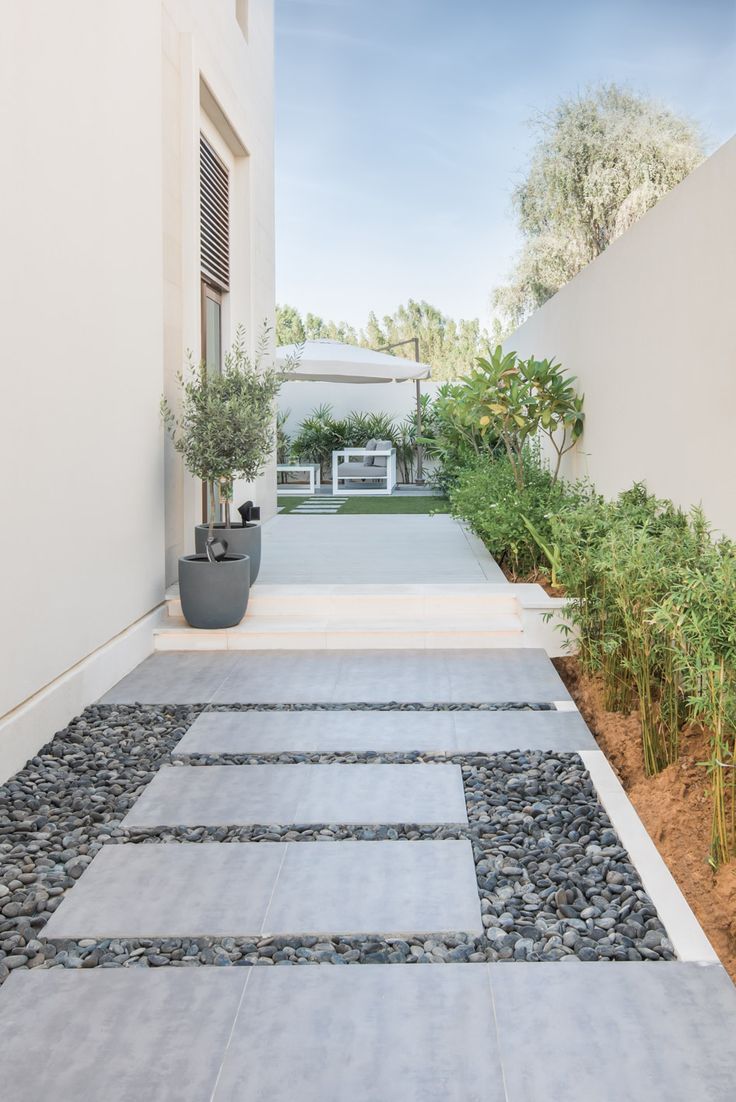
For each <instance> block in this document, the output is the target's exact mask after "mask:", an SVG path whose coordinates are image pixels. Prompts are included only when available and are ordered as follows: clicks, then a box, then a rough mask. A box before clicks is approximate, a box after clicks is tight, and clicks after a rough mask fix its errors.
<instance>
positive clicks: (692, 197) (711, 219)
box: [506, 139, 736, 537]
mask: <svg viewBox="0 0 736 1102" xmlns="http://www.w3.org/2000/svg"><path fill="white" fill-rule="evenodd" d="M734 196H736V139H732V140H731V141H729V142H728V143H726V145H724V146H722V147H721V149H719V150H718V151H717V152H716V153H715V154H714V155H713V156H712V157H710V158H709V159H708V160H707V161H706V162H705V163H704V164H703V165H702V166H701V167H700V168H698V169H697V170H696V171H695V172H693V173H692V174H691V175H690V176H689V177H688V178H687V179H686V180H684V181H683V183H682V184H680V185H679V187H677V188H675V189H674V191H672V192H671V193H670V194H669V195H667V196H666V197H665V198H664V199H663V200H661V202H659V203H658V204H657V206H656V207H654V208H653V209H652V210H651V211H649V212H648V214H646V215H645V217H644V218H642V219H641V220H640V221H639V222H638V223H637V224H636V225H635V226H633V227H632V228H631V229H630V230H629V231H628V232H627V233H626V234H624V236H623V237H621V238H620V239H619V240H618V241H616V242H614V244H613V245H611V246H610V248H609V249H607V251H606V252H605V253H604V254H603V255H602V256H600V257H599V258H598V259H596V260H595V261H594V262H593V263H592V264H590V265H589V266H588V267H587V268H586V269H585V270H584V271H583V272H581V273H580V275H578V276H577V277H576V278H575V279H574V280H572V282H571V283H569V284H568V285H567V286H566V287H564V288H563V289H562V290H561V291H560V292H559V293H558V294H557V295H555V297H554V298H553V299H551V300H550V301H549V302H547V303H545V305H544V306H543V307H542V308H541V309H540V310H538V311H537V312H536V313H535V314H534V315H533V316H532V317H531V318H530V319H529V320H528V321H527V322H526V323H525V324H524V325H522V326H521V327H520V328H519V329H518V330H517V331H516V332H515V333H514V334H513V335H512V336H511V337H510V339H509V340H508V341H507V342H506V348H507V349H508V348H513V349H515V350H516V351H517V352H519V353H520V354H521V355H523V356H529V355H532V354H534V355H536V356H539V357H546V356H556V357H557V358H558V359H559V360H561V361H562V362H563V364H564V365H565V367H566V368H567V369H568V370H569V371H571V372H572V373H573V374H575V375H576V376H577V377H578V380H579V387H580V389H581V390H582V391H584V393H585V409H586V429H585V435H584V437H583V440H582V442H581V445H580V446H579V447H578V448H577V449H576V452H575V453H573V454H572V455H571V458H570V459H569V461H568V462H567V468H566V473H567V474H568V475H571V476H576V475H588V476H589V477H590V478H592V479H593V481H594V482H595V483H596V485H597V486H598V488H599V489H600V490H601V491H602V492H603V493H605V494H607V495H612V494H615V493H616V492H618V491H619V490H621V489H623V488H625V487H626V486H629V485H631V483H632V482H634V481H635V480H642V479H643V480H646V482H647V483H648V485H649V487H650V488H651V490H653V491H654V492H656V493H657V494H659V495H662V496H666V497H670V498H672V499H673V500H674V501H676V502H678V503H680V504H681V505H683V506H686V507H687V506H690V505H693V504H696V503H699V502H700V503H702V505H703V508H704V509H705V511H706V514H707V515H708V517H709V518H710V520H711V522H712V523H713V524H714V525H715V526H716V527H717V528H718V529H720V530H722V531H724V532H726V533H727V534H728V535H730V536H732V537H736V493H735V492H734V475H733V467H734V446H733V441H734V418H735V416H736V321H735V310H734V300H735V298H736V201H735V199H734Z"/></svg>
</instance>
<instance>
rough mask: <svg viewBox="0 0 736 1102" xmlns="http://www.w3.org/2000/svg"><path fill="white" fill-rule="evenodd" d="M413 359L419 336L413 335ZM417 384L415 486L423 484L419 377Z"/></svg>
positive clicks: (417, 349)
mask: <svg viewBox="0 0 736 1102" xmlns="http://www.w3.org/2000/svg"><path fill="white" fill-rule="evenodd" d="M414 359H415V360H416V361H417V363H419V337H414ZM416 385H417V477H416V478H415V479H414V484H415V485H416V486H423V485H424V448H423V447H422V444H421V440H420V437H421V435H422V388H421V385H420V383H419V379H417V380H416Z"/></svg>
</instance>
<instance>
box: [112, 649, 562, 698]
mask: <svg viewBox="0 0 736 1102" xmlns="http://www.w3.org/2000/svg"><path fill="white" fill-rule="evenodd" d="M218 660H219V661H218ZM177 671H178V672H177ZM197 693H200V694H201V695H200V700H199V702H201V703H208V702H212V703H217V704H240V703H271V704H275V703H290V704H293V703H360V702H363V703H386V702H389V701H395V702H397V703H444V702H454V703H499V702H501V703H506V702H508V703H540V704H543V703H549V702H552V701H555V700H569V699H570V696H569V693H568V692H567V689H566V688H565V686H564V685H563V683H562V681H561V680H560V678H559V676H558V674H557V671H556V670H555V668H554V666H553V665H552V663H551V662H550V660H549V658H548V657H547V655H546V654H545V652H544V651H543V650H537V649H534V648H514V647H509V648H497V649H493V650H482V651H479V650H463V649H458V650H450V651H426V650H387V651H383V650H381V651H376V650H367V651H344V652H343V651H319V652H315V653H310V652H305V651H298V650H297V651H278V652H275V651H248V652H243V653H238V652H235V651H229V652H228V651H222V652H219V651H218V652H211V651H210V652H206V651H204V652H202V651H182V652H177V653H166V654H165V653H158V654H155V655H152V656H151V657H150V658H147V659H146V660H145V662H143V663H141V665H140V666H138V667H137V668H136V669H135V670H133V671H132V673H130V674H128V676H127V677H125V678H123V680H122V681H120V682H119V683H118V684H117V685H116V686H115V687H114V688H112V689H111V690H110V691H109V692H108V693H106V694H105V696H104V697H103V698H102V703H121V704H125V703H134V702H138V703H141V704H146V703H151V704H161V703H163V704H176V703H192V702H196V701H195V697H196V694H197Z"/></svg>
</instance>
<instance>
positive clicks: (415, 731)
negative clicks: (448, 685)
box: [174, 710, 596, 757]
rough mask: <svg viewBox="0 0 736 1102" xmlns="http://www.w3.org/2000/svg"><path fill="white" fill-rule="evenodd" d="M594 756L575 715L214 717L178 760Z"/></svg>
mask: <svg viewBox="0 0 736 1102" xmlns="http://www.w3.org/2000/svg"><path fill="white" fill-rule="evenodd" d="M594 749H596V742H595V740H594V738H593V736H592V735H591V734H590V731H589V730H588V728H587V726H586V724H585V722H584V720H583V718H582V717H581V715H580V713H579V712H577V711H571V712H558V711H555V710H551V711H465V712H460V711H454V712H453V711H447V712H411V711H399V710H395V711H343V712H331V711H301V712H257V711H245V712H240V711H238V712H220V711H211V712H202V713H200V715H198V716H197V718H196V719H195V721H194V723H193V724H192V726H191V727H190V728H189V730H188V731H187V733H186V734H185V735H184V737H183V738H182V740H181V742H180V743H179V744H178V746H177V747H176V749H175V750H174V756H175V757H176V756H182V755H188V754H212V755H215V754H233V755H235V754H276V753H289V752H291V753H300V752H305V753H306V752H312V753H329V752H335V753H337V752H350V751H376V752H379V753H380V752H381V751H385V752H393V753H401V752H405V753H410V752H411V751H415V750H418V751H428V752H439V753H443V752H446V753H486V754H497V753H502V752H505V751H507V750H554V751H575V750H594Z"/></svg>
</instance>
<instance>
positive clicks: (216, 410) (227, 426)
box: [161, 327, 283, 628]
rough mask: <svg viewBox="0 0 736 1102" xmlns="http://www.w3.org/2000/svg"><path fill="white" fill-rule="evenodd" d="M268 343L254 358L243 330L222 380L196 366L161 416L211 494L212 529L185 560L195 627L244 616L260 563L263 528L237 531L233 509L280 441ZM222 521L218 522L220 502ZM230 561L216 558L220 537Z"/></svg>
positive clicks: (187, 610) (185, 600)
mask: <svg viewBox="0 0 736 1102" xmlns="http://www.w3.org/2000/svg"><path fill="white" fill-rule="evenodd" d="M268 342H269V330H268V329H267V328H264V331H263V334H262V336H261V339H260V341H259V344H258V349H257V351H256V354H255V356H254V357H251V356H249V355H248V352H247V350H246V347H245V332H244V330H243V328H242V327H239V328H238V329H237V331H236V334H235V340H234V341H233V345H232V348H231V349H230V351H229V352H228V353H227V355H226V356H225V363H224V366H223V370H222V372H221V373H216V374H209V375H208V373H207V370H206V368H205V365H204V364H200V365H194V364H193V363H192V362H191V360H190V362H189V368H188V370H187V371H186V372H182V373H180V375H179V377H178V383H179V388H180V393H181V408H180V412H179V414H178V416H177V415H175V413H174V412H173V410H172V408H171V406H170V405H169V403H168V402H167V401H166V399H165V398H164V399H163V400H162V403H161V412H162V416H163V419H164V423H165V425H166V428H167V430H168V431H169V433H170V435H171V438H172V440H173V442H174V447H175V448H176V450H177V451H178V452H179V453H180V454H181V455H182V456H183V459H184V464H185V466H186V468H187V470H188V471H189V473H190V474H192V475H194V477H195V478H198V479H200V480H201V481H202V482H204V483H206V484H207V486H208V488H209V524H207V525H198V529H199V533H201V535H200V534H199V533H198V534H197V537H198V538H197V548H196V549H197V554H195V555H184V556H182V557H181V558H180V559H179V592H180V597H181V605H182V611H183V613H184V616H185V618H186V620H187V621H188V623H190V624H191V625H192V626H193V627H203V628H224V627H232V626H233V625H234V624H237V623H239V622H240V621H241V620H242V618H243V616H244V615H245V610H246V607H247V604H248V593H249V589H250V582H251V580H252V578H251V561H252V559H255V560H256V564H257V562H259V561H260V534H261V532H260V527H259V526H258V525H255V524H253V525H246V524H245V523H243V524H241V525H233V524H232V523H231V519H230V508H231V504H232V499H233V482H234V480H235V479H236V478H243V479H247V480H248V481H252V480H253V479H254V478H255V477H256V476H257V475H258V474H260V472H261V470H262V469H263V465H264V463H265V462H266V460H267V458H268V456H269V454H270V452H271V450H272V448H273V442H274V424H275V415H274V407H273V402H274V398H275V397H276V394H277V393H278V389H279V386H280V380H281V375H282V374H283V372H282V371H277V370H276V369H275V367H273V366H266V367H264V366H263V360H264V356H265V355H266V352H267V349H268ZM218 494H219V499H220V502H221V504H222V505H223V506H224V518H225V519H224V522H223V523H216V520H215V518H216V512H217V497H218ZM216 534H217V536H218V537H220V538H221V540H222V542H223V543H225V544H226V549H225V550H226V554H224V556H223V554H222V550H223V549H220V553H219V554H215V553H213V549H214V548H215V547H216V546H217V545H216V543H215V535H216Z"/></svg>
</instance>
